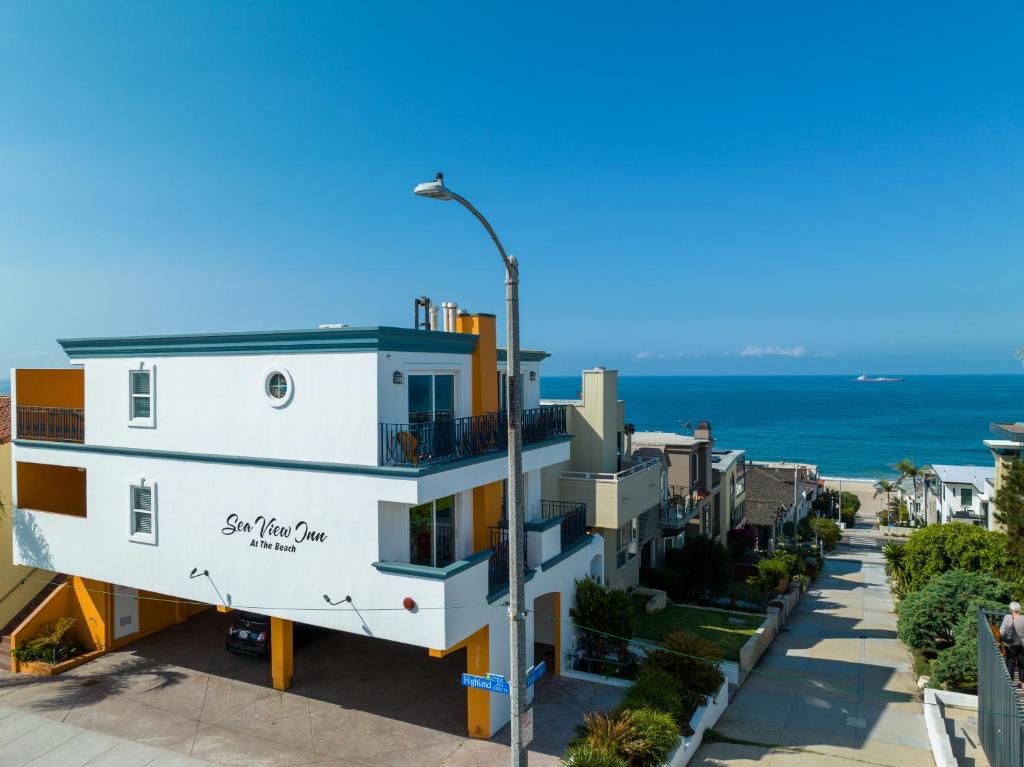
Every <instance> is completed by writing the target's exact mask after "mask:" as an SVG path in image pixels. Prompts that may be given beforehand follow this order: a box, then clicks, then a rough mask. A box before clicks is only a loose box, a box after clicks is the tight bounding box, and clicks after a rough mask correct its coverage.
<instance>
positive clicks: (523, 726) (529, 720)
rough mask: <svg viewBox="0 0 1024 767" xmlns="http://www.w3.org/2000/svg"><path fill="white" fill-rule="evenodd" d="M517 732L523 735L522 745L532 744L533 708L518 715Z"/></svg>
mask: <svg viewBox="0 0 1024 767" xmlns="http://www.w3.org/2000/svg"><path fill="white" fill-rule="evenodd" d="M519 730H520V732H522V733H523V745H524V746H528V745H530V743H532V742H533V706H530V707H529V708H528V709H526V711H524V712H523V713H522V714H521V715H520V717H519Z"/></svg>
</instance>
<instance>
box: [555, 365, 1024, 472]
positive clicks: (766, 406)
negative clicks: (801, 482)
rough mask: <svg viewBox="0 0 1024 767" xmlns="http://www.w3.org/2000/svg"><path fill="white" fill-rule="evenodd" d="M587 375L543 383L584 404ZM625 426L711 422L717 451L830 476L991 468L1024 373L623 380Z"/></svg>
mask: <svg viewBox="0 0 1024 767" xmlns="http://www.w3.org/2000/svg"><path fill="white" fill-rule="evenodd" d="M580 386H581V380H580V378H578V377H558V376H555V377H543V378H542V379H541V395H542V396H543V397H551V398H575V397H577V396H578V392H579V389H580ZM619 398H620V399H622V400H624V401H625V407H626V422H627V423H632V424H635V425H636V428H637V430H639V431H682V430H683V426H684V424H686V422H687V421H690V422H692V424H693V425H694V426H696V425H697V422H698V421H702V420H706V421H710V422H711V426H712V429H713V433H714V436H715V443H716V446H717V447H729V448H741V449H744V450H746V451H747V457H748V458H751V459H754V460H787V461H806V462H809V463H815V464H817V465H818V466H819V467H820V469H821V472H822V474H824V475H826V476H831V477H846V478H858V479H861V478H863V479H875V478H878V477H883V476H892V475H893V474H894V472H893V471H892V468H891V466H892V464H894V463H896V461H898V460H900V459H901V458H910V459H912V460H913V461H914V462H915V463H918V464H931V463H953V464H956V463H962V464H969V463H975V464H981V465H991V463H992V456H991V454H990V453H989V451H988V450H987V449H986V448H985V446H984V445H982V443H981V441H982V440H983V439H986V438H989V437H991V436H992V435H991V433H990V432H989V423H991V422H994V421H1021V420H1024V374H1021V375H997V376H970V375H959V376H938V375H936V376H908V377H906V379H905V380H904V381H903V382H902V383H858V382H855V381H854V380H853V376H765V377H751V376H671V377H670V376H665V377H660V376H620V378H619Z"/></svg>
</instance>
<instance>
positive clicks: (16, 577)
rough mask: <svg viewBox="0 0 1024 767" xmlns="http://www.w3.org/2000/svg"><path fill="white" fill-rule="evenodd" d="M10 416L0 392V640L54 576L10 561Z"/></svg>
mask: <svg viewBox="0 0 1024 767" xmlns="http://www.w3.org/2000/svg"><path fill="white" fill-rule="evenodd" d="M11 419H12V414H11V397H10V395H3V396H0V643H2V642H3V640H4V638H5V637H6V635H7V634H8V633H10V632H9V627H7V624H8V623H9V622H10V621H11V619H12V618H14V617H15V616H16V615H18V613H19V612H21V611H22V610H23V608H25V606H26V605H28V604H29V602H31V601H32V599H33V598H34V597H35V596H36V595H37V594H38V593H39V592H40V591H42V590H43V588H44V587H45V586H46V585H47V583H49V581H50V579H52V578H53V577H54V573H52V572H50V571H49V570H37V569H34V568H31V567H24V566H22V565H15V564H13V561H14V551H13V547H14V535H13V531H12V529H11V520H12V519H13V518H14V502H13V500H12V499H13V493H12V492H11V488H12V484H11V431H12V429H11V426H12V420H11ZM0 647H2V644H0ZM7 662H8V659H7V657H0V668H3V669H6V668H7Z"/></svg>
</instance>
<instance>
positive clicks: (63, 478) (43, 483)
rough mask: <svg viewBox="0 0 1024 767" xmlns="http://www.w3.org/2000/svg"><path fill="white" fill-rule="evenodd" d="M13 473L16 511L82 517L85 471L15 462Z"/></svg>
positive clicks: (67, 467) (74, 468) (84, 508)
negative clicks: (16, 493) (15, 468)
mask: <svg viewBox="0 0 1024 767" xmlns="http://www.w3.org/2000/svg"><path fill="white" fill-rule="evenodd" d="M17 472H18V498H17V505H18V506H19V507H20V508H23V509H35V510H37V511H49V512H52V513H54V514H68V515H70V516H72V517H84V516H85V512H86V501H85V480H86V477H85V473H86V472H85V469H79V468H77V467H75V466H54V465H52V464H48V463H26V462H24V461H18V466H17Z"/></svg>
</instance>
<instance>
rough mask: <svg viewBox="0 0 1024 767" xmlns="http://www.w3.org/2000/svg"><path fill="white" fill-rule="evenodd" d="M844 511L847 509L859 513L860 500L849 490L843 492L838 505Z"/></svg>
mask: <svg viewBox="0 0 1024 767" xmlns="http://www.w3.org/2000/svg"><path fill="white" fill-rule="evenodd" d="M840 505H841V506H842V507H843V508H844V509H845V508H847V507H849V508H851V509H853V511H854V513H856V512H858V511H860V498H858V497H857V494H856V493H851V492H850V491H849V490H844V491H843V496H842V503H841V504H840Z"/></svg>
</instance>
